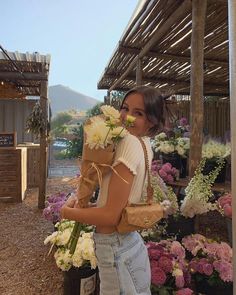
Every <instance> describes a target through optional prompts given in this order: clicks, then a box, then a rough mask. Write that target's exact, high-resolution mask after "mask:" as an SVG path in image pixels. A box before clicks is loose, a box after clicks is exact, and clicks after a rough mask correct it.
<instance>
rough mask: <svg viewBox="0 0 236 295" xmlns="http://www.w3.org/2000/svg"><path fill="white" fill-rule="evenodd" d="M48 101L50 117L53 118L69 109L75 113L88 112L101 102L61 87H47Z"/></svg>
mask: <svg viewBox="0 0 236 295" xmlns="http://www.w3.org/2000/svg"><path fill="white" fill-rule="evenodd" d="M49 100H50V103H51V109H52V116H55V115H56V114H57V113H58V112H63V111H67V110H71V109H75V110H77V111H81V110H88V109H90V108H92V107H93V106H94V105H96V104H97V103H99V102H101V101H99V100H97V99H95V98H93V97H89V96H87V95H85V94H82V93H80V92H77V91H74V90H72V89H70V88H69V87H66V86H63V85H55V86H50V87H49Z"/></svg>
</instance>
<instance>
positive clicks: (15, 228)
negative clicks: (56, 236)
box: [0, 178, 71, 295]
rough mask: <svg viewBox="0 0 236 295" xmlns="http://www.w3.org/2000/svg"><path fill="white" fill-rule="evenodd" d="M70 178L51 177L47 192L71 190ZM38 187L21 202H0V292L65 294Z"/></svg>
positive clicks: (15, 294)
mask: <svg viewBox="0 0 236 295" xmlns="http://www.w3.org/2000/svg"><path fill="white" fill-rule="evenodd" d="M67 182H68V178H51V179H48V185H47V194H48V195H50V194H51V193H55V192H59V191H65V192H70V191H71V187H70V185H68V183H67ZM37 205H38V200H37V190H36V189H31V190H28V191H27V196H26V198H25V200H24V201H23V202H22V203H17V204H12V203H0V265H1V267H0V294H1V295H38V294H43V295H62V294H63V273H62V271H60V270H59V269H58V268H57V266H56V264H55V260H54V257H53V255H50V256H48V250H49V246H44V244H43V241H44V239H45V238H46V236H47V235H48V234H50V233H51V232H52V231H53V225H52V223H50V222H48V221H46V220H45V219H44V218H43V217H42V210H40V209H38V207H37Z"/></svg>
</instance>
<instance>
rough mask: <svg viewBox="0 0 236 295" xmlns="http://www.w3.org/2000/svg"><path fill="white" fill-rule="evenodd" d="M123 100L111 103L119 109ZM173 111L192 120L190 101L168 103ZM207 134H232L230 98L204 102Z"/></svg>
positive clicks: (221, 137) (215, 136) (219, 136)
mask: <svg viewBox="0 0 236 295" xmlns="http://www.w3.org/2000/svg"><path fill="white" fill-rule="evenodd" d="M120 103H121V100H117V99H112V101H111V104H112V105H113V106H114V107H115V108H117V109H119V106H120ZM168 107H169V108H170V110H171V112H172V113H174V114H175V115H176V118H177V119H180V118H181V117H186V118H187V119H188V122H190V101H189V100H182V101H173V103H170V104H168ZM203 132H204V135H205V136H211V137H214V138H219V139H222V140H225V139H229V136H230V103H229V99H226V100H218V101H205V102H204V129H203Z"/></svg>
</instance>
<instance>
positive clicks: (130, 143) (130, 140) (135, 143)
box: [120, 133, 141, 149]
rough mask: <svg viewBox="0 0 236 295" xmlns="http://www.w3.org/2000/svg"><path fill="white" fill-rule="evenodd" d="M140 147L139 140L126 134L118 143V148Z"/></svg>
mask: <svg viewBox="0 0 236 295" xmlns="http://www.w3.org/2000/svg"><path fill="white" fill-rule="evenodd" d="M139 146H140V147H141V144H140V142H139V139H138V138H137V136H134V135H132V134H130V133H127V134H126V135H125V136H124V138H123V139H122V140H121V141H120V147H127V148H128V147H129V148H135V149H136V148H138V147H139Z"/></svg>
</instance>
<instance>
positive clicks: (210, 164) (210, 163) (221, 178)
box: [202, 159, 226, 183]
mask: <svg viewBox="0 0 236 295" xmlns="http://www.w3.org/2000/svg"><path fill="white" fill-rule="evenodd" d="M218 165H219V164H217V162H216V161H215V160H210V159H208V160H206V163H205V166H204V168H203V171H202V173H203V175H208V174H209V173H210V172H211V171H212V170H214V169H216V168H217V166H218ZM225 178H226V161H224V166H223V167H222V169H221V170H220V172H219V174H218V176H217V177H216V180H215V183H223V182H225Z"/></svg>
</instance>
